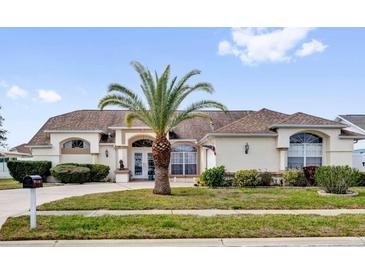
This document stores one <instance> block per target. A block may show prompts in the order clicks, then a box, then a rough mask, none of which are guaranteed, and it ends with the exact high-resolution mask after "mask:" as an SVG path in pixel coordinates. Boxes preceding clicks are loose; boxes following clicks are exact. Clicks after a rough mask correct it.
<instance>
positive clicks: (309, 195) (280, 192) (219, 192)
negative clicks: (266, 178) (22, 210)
mask: <svg viewBox="0 0 365 274" xmlns="http://www.w3.org/2000/svg"><path fill="white" fill-rule="evenodd" d="M353 190H355V191H358V192H359V196H357V197H323V196H319V195H318V194H317V191H318V189H317V188H289V187H285V188H283V187H270V188H241V189H208V188H174V189H173V190H172V195H171V196H161V195H154V194H152V190H150V189H144V190H128V191H119V192H109V193H100V194H89V195H84V196H80V197H71V198H66V199H62V200H58V201H54V202H50V203H46V204H43V205H41V206H40V207H39V209H40V210H94V209H208V208H218V209H325V208H328V209H330V208H365V188H354V189H353Z"/></svg>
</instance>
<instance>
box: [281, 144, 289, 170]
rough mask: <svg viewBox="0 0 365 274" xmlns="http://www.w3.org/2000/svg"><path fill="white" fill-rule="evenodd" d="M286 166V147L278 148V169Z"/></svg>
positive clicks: (283, 168)
mask: <svg viewBox="0 0 365 274" xmlns="http://www.w3.org/2000/svg"><path fill="white" fill-rule="evenodd" d="M287 167H288V149H287V148H280V168H279V169H280V171H283V170H285V169H286V168H287Z"/></svg>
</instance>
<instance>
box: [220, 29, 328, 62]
mask: <svg viewBox="0 0 365 274" xmlns="http://www.w3.org/2000/svg"><path fill="white" fill-rule="evenodd" d="M311 30H312V28H280V29H277V28H276V29H269V28H234V29H232V42H228V41H221V42H220V43H219V45H218V53H219V54H220V55H234V56H237V57H239V58H240V60H241V61H242V62H243V63H244V64H248V65H253V64H258V63H276V62H288V61H290V60H292V59H293V56H294V52H295V50H296V49H298V48H299V47H300V44H301V42H302V41H303V40H304V39H305V38H306V37H307V36H308V33H309V32H310V31H311ZM315 41H316V42H318V43H320V42H319V41H317V40H315ZM312 42H313V41H312ZM305 44H307V43H304V44H303V45H302V46H305ZM306 47H307V46H306ZM324 49H325V48H324ZM324 49H322V51H323V50H324Z"/></svg>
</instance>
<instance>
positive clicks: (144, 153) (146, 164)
mask: <svg viewBox="0 0 365 274" xmlns="http://www.w3.org/2000/svg"><path fill="white" fill-rule="evenodd" d="M132 154H133V155H132V159H133V162H132V172H133V174H132V178H133V179H146V180H147V179H151V177H150V176H149V175H151V171H153V172H154V164H153V159H152V153H151V149H148V148H138V149H134V150H133V153H132ZM153 174H154V173H153Z"/></svg>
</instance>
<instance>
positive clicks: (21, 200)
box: [0, 182, 193, 227]
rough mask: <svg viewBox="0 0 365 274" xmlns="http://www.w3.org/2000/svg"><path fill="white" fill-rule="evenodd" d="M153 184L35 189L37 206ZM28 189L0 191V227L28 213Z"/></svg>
mask: <svg viewBox="0 0 365 274" xmlns="http://www.w3.org/2000/svg"><path fill="white" fill-rule="evenodd" d="M153 186H154V184H153V182H138V183H137V182H133V183H120V184H117V183H88V184H82V185H74V184H66V185H63V186H57V187H44V188H39V189H37V205H40V204H43V203H47V202H52V201H55V200H59V199H63V198H67V197H72V196H81V195H85V194H92V193H102V192H111V191H121V190H129V189H143V188H153ZM171 186H172V187H191V186H193V183H171ZM29 196H30V195H29V189H22V188H21V189H9V190H1V191H0V227H1V226H2V225H3V223H4V222H5V221H6V219H7V218H8V217H11V216H14V215H21V214H24V213H26V212H28V211H29V203H30V202H29Z"/></svg>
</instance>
